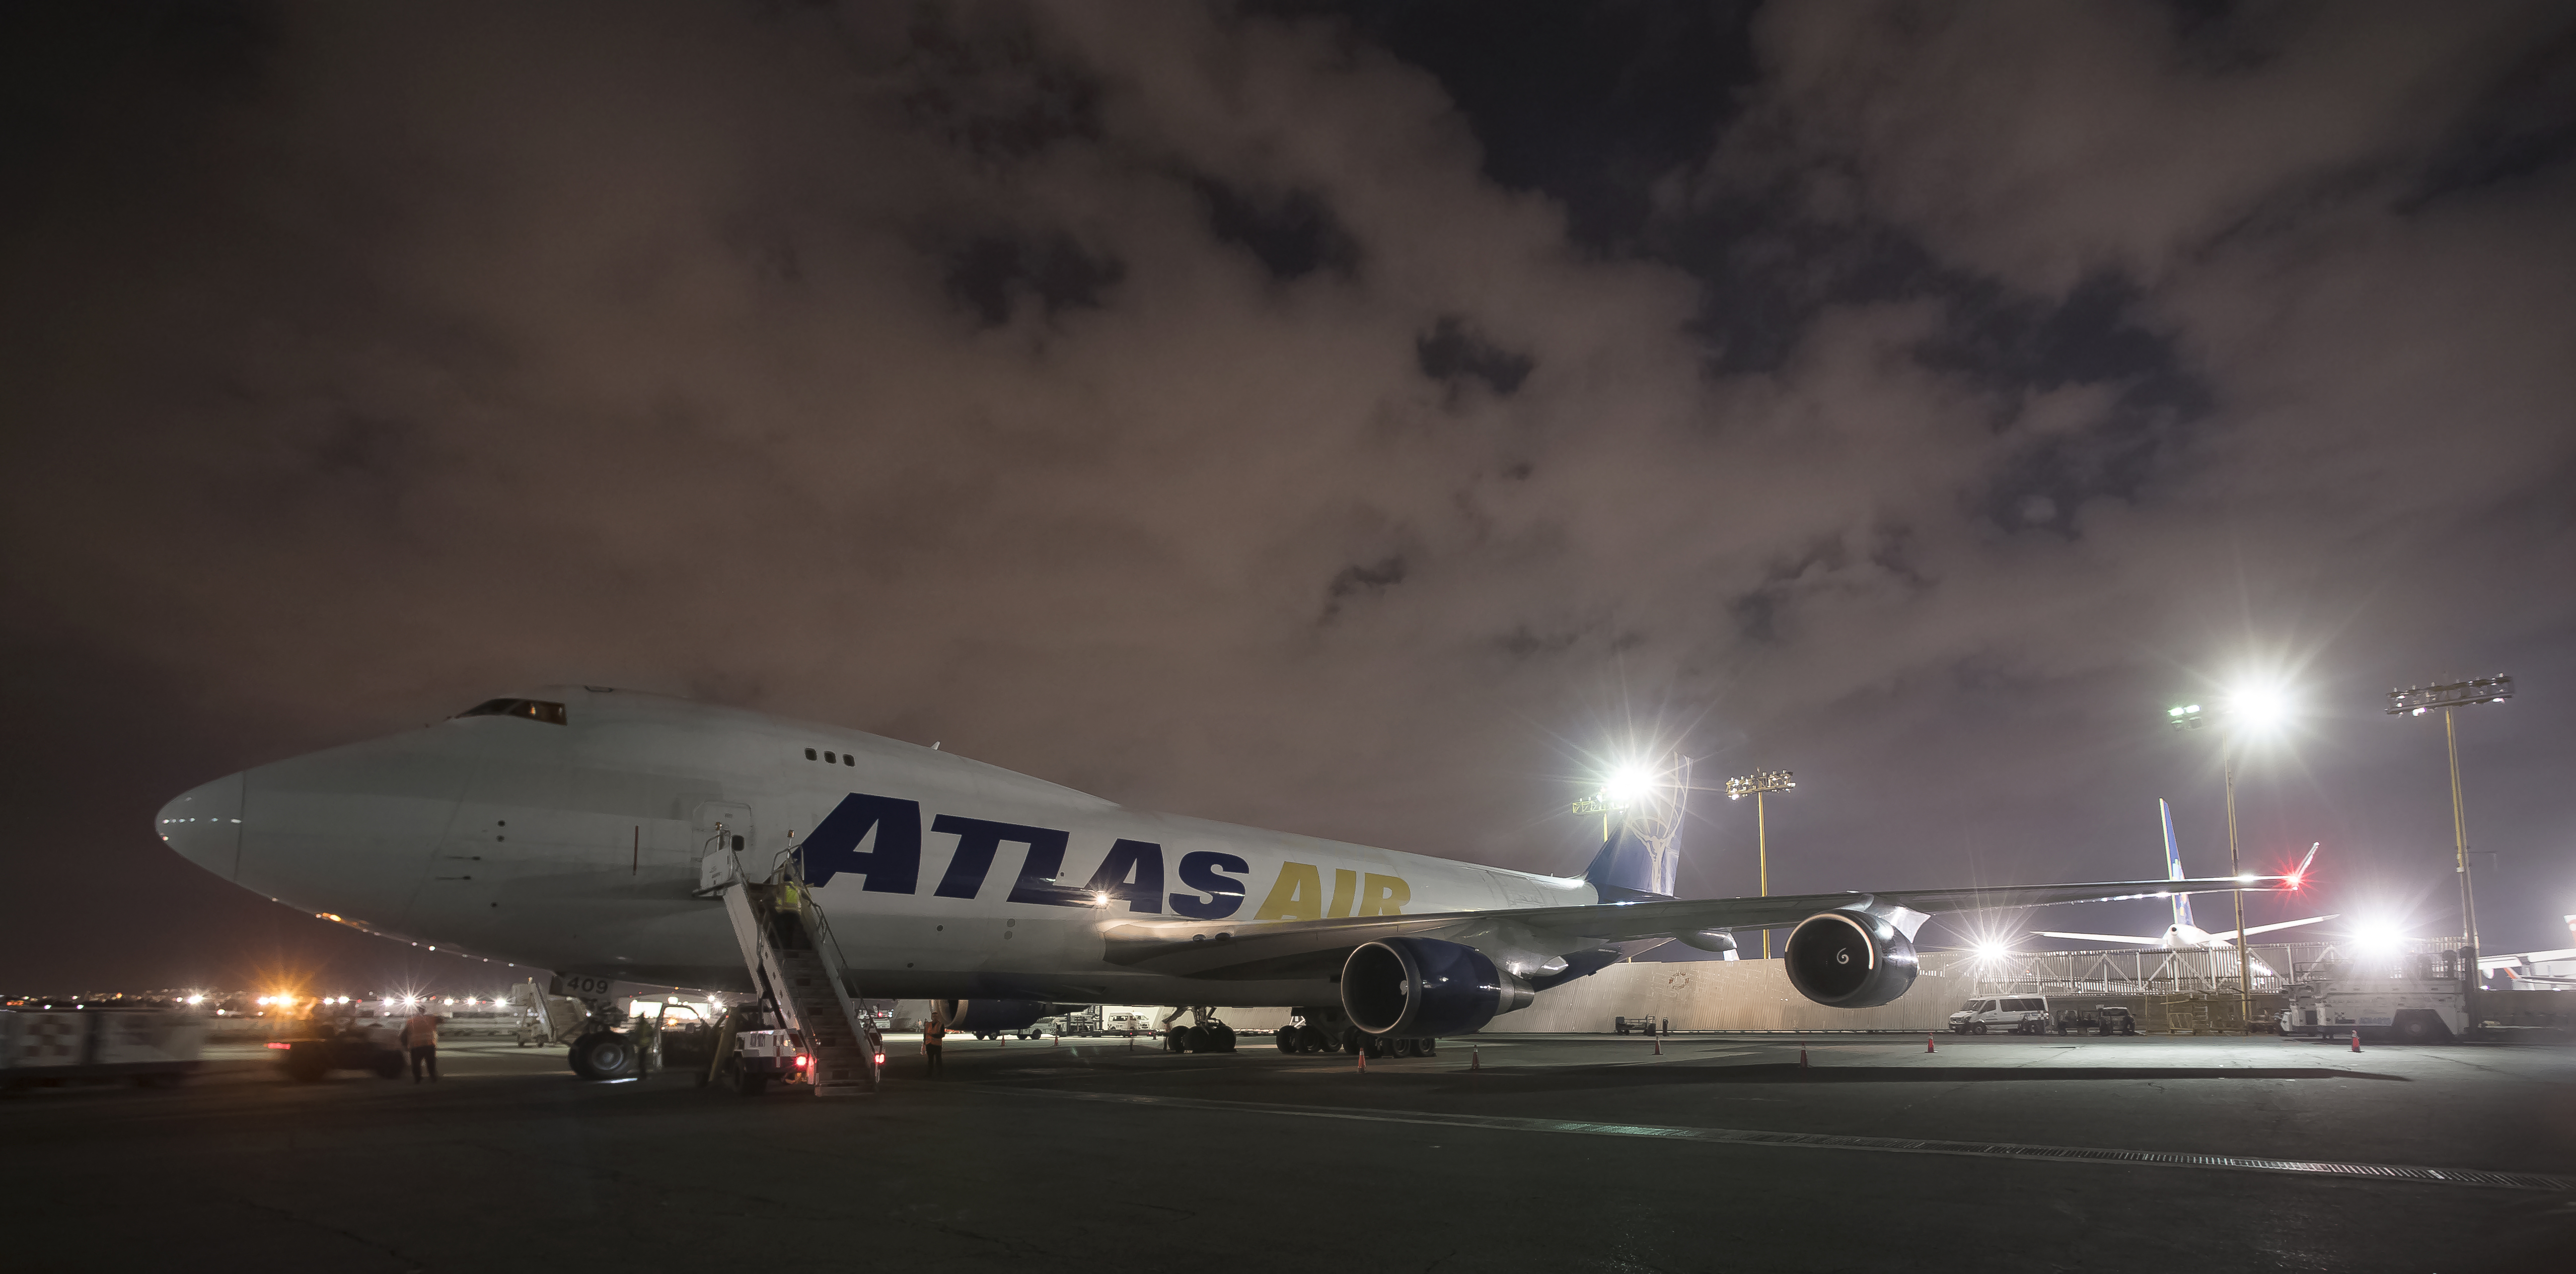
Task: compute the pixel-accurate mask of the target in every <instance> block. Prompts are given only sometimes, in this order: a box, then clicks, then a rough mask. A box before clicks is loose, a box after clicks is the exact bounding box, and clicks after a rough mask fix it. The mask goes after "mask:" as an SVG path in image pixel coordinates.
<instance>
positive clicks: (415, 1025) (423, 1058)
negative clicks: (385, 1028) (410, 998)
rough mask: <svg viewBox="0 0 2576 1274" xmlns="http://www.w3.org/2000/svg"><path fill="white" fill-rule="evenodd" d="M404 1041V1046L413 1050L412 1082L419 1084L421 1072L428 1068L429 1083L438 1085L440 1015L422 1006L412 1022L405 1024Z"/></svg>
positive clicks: (403, 1030)
mask: <svg viewBox="0 0 2576 1274" xmlns="http://www.w3.org/2000/svg"><path fill="white" fill-rule="evenodd" d="M402 1041H403V1046H404V1047H405V1048H408V1049H410V1050H411V1082H413V1083H415V1084H417V1083H419V1082H420V1072H421V1070H422V1068H424V1067H426V1068H427V1069H428V1071H429V1082H431V1083H433V1084H435V1083H437V1082H438V1015H437V1014H435V1013H432V1012H430V1011H429V1006H428V1005H426V1004H424V1005H421V1006H420V1012H418V1013H414V1014H412V1015H411V1020H410V1021H408V1022H405V1023H403V1029H402Z"/></svg>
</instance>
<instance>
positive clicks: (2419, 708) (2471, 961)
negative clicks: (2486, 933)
mask: <svg viewBox="0 0 2576 1274" xmlns="http://www.w3.org/2000/svg"><path fill="white" fill-rule="evenodd" d="M2512 697H2513V678H2511V677H2508V676H2505V675H2504V674H2502V673H2498V674H2496V675H2495V676H2492V677H2476V678H2472V679H2470V680H2468V681H2454V682H2451V683H2449V684H2447V685H2438V686H2408V687H2407V688H2406V689H2404V690H2391V691H2389V692H2388V707H2387V708H2385V709H2383V710H2382V712H2383V715H2386V716H2392V717H2420V716H2422V715H2424V714H2425V713H2427V712H2431V711H2433V710H2434V709H2436V708H2439V709H2441V711H2442V741H2443V743H2444V744H2446V745H2447V746H2448V747H2449V749H2450V753H2451V845H2452V848H2453V849H2455V850H2456V851H2457V852H2458V854H2459V858H2458V860H2457V865H2456V866H2454V867H2453V869H2452V870H2453V871H2455V872H2456V873H2457V874H2458V875H2459V878H2460V938H2461V940H2462V941H2464V942H2466V943H2468V944H2469V956H2468V959H2467V960H2466V961H2465V962H2464V963H2463V964H2462V966H2461V967H2462V968H2464V969H2466V970H2468V977H2469V982H2470V986H2471V987H2472V988H2474V987H2475V986H2476V984H2477V968H2478V899H2477V890H2476V888H2475V885H2474V882H2473V881H2472V880H2471V879H2470V876H2469V816H2468V811H2467V808H2466V806H2465V805H2464V804H2463V803H2462V802H2461V800H2460V732H2459V728H2458V727H2457V726H2456V725H2454V724H2453V723H2452V720H2451V713H2452V712H2453V710H2455V709H2459V708H2470V707H2475V706H2477V705H2478V704H2481V703H2503V702H2504V701H2505V700H2507V699H2510V698H2512Z"/></svg>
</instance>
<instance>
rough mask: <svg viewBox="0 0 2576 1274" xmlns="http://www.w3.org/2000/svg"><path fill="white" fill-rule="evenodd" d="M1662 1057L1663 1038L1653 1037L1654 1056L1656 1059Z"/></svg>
mask: <svg viewBox="0 0 2576 1274" xmlns="http://www.w3.org/2000/svg"><path fill="white" fill-rule="evenodd" d="M1663 1055H1664V1037H1663V1036H1660V1035H1658V1036H1656V1037H1655V1056H1657V1057H1661V1056H1663Z"/></svg>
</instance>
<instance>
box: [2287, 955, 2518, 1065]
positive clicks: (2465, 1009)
mask: <svg viewBox="0 0 2576 1274" xmlns="http://www.w3.org/2000/svg"><path fill="white" fill-rule="evenodd" d="M2457 956H2458V953H2457V952H2451V951H2436V952H2427V953H2417V954H2410V955H2405V956H2399V957H2396V958H2395V959H2393V960H2387V961H2352V960H2339V961H2331V962H2322V963H2319V964H2316V965H2314V966H2312V967H2310V968H2309V969H2308V971H2307V975H2306V977H2305V978H2304V979H2303V980H2302V981H2299V982H2297V983H2294V984H2292V985H2291V987H2290V991H2289V1000H2290V1006H2289V1007H2288V1008H2286V1009H2283V1010H2281V1014H2280V1017H2279V1019H2278V1021H2279V1023H2280V1027H2281V1033H2282V1034H2283V1035H2305V1036H2313V1037H2318V1038H2323V1039H2329V1040H2335V1039H2347V1038H2350V1037H2351V1036H2352V1035H2354V1034H2356V1033H2357V1034H2359V1035H2360V1036H2361V1038H2363V1039H2365V1040H2378V1041H2383V1042H2388V1043H2399V1044H2447V1043H2449V1042H2450V1041H2452V1040H2453V1039H2456V1038H2458V1037H2459V1036H2462V1035H2465V1034H2467V1033H2468V1031H2469V1027H2470V1026H2471V1025H2472V1023H2471V1021H2470V1018H2469V997H2468V984H2467V981H2466V979H2464V978H2463V977H2462V976H2461V973H2460V968H2459V966H2460V964H2461V961H2460V960H2459V959H2458V958H2457Z"/></svg>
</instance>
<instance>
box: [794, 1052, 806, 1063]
mask: <svg viewBox="0 0 2576 1274" xmlns="http://www.w3.org/2000/svg"><path fill="white" fill-rule="evenodd" d="M796 1064H797V1065H799V1066H802V1065H804V1064H805V1055H804V1054H803V1053H798V1054H797V1055H796Z"/></svg>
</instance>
